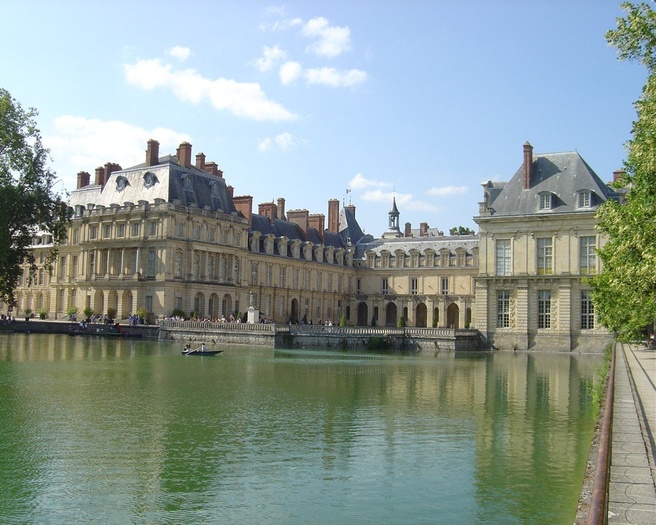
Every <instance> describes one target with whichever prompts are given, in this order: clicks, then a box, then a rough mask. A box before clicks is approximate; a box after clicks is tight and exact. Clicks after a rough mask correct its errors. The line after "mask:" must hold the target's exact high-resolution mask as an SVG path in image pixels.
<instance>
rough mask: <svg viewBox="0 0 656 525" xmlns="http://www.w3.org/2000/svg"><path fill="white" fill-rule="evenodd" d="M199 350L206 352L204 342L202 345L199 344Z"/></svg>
mask: <svg viewBox="0 0 656 525" xmlns="http://www.w3.org/2000/svg"><path fill="white" fill-rule="evenodd" d="M200 351H201V352H207V346H205V343H203V344H202V345H200Z"/></svg>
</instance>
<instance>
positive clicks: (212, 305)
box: [208, 293, 219, 319]
mask: <svg viewBox="0 0 656 525" xmlns="http://www.w3.org/2000/svg"><path fill="white" fill-rule="evenodd" d="M208 315H209V317H210V318H211V319H214V318H215V317H219V296H218V295H216V294H215V293H213V294H212V295H210V301H209V304H208Z"/></svg>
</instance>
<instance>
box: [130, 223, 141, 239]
mask: <svg viewBox="0 0 656 525" xmlns="http://www.w3.org/2000/svg"><path fill="white" fill-rule="evenodd" d="M130 229H131V230H132V232H131V235H132V237H139V223H138V222H133V223H132V224H131V225H130Z"/></svg>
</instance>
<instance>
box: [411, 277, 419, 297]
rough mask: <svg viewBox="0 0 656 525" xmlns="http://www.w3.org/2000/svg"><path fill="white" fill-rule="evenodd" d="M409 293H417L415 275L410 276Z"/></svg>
mask: <svg viewBox="0 0 656 525" xmlns="http://www.w3.org/2000/svg"><path fill="white" fill-rule="evenodd" d="M410 293H411V294H413V295H417V278H416V277H411V278H410Z"/></svg>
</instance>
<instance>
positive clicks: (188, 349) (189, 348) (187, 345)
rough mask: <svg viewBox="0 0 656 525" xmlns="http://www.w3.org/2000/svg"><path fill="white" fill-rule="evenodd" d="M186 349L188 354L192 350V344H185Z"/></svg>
mask: <svg viewBox="0 0 656 525" xmlns="http://www.w3.org/2000/svg"><path fill="white" fill-rule="evenodd" d="M184 351H185V353H187V354H188V353H189V352H191V345H190V344H189V343H187V344H186V345H185V347H184Z"/></svg>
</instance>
